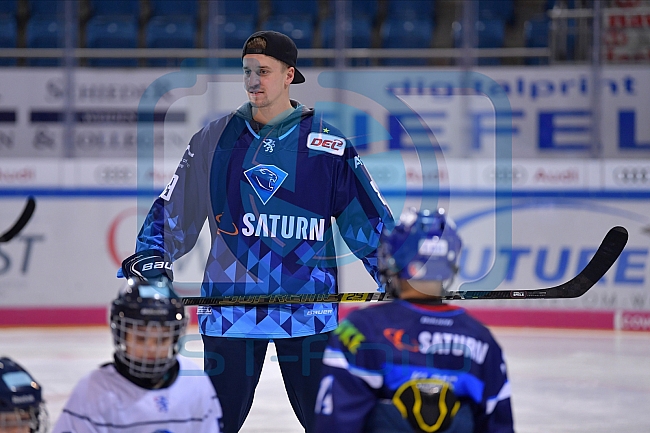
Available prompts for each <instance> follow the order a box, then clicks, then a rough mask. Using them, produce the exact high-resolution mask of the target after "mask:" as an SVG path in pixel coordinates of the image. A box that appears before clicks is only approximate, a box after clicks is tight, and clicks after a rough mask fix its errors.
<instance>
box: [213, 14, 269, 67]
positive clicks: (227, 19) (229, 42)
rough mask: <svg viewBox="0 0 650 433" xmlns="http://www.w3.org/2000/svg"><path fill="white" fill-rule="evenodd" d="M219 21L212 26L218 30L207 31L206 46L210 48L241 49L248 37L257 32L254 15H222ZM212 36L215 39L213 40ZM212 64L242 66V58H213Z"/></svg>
mask: <svg viewBox="0 0 650 433" xmlns="http://www.w3.org/2000/svg"><path fill="white" fill-rule="evenodd" d="M217 19H218V23H217V24H216V25H212V26H211V27H210V29H211V30H213V31H216V32H215V33H214V34H213V33H212V32H210V31H206V32H205V46H206V47H208V48H238V49H241V48H242V47H243V46H244V43H245V42H246V40H247V39H248V37H249V36H250V35H251V34H253V33H255V29H256V26H255V19H254V18H253V16H252V15H227V16H226V15H221V16H219V17H217ZM210 37H214V38H215V40H214V41H211V40H210ZM211 64H212V65H215V66H218V67H223V68H240V69H241V66H242V62H241V59H240V58H224V59H217V60H215V59H212V60H211Z"/></svg>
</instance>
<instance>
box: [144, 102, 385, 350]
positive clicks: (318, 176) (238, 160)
mask: <svg viewBox="0 0 650 433" xmlns="http://www.w3.org/2000/svg"><path fill="white" fill-rule="evenodd" d="M292 103H293V104H294V107H295V109H294V111H293V112H292V113H291V114H290V115H289V116H288V117H286V118H285V119H284V120H283V121H281V122H280V123H277V124H274V125H265V126H261V127H259V128H257V127H255V125H256V124H255V122H254V121H253V119H252V115H251V108H250V104H248V103H247V104H244V105H243V106H242V107H240V109H238V110H237V111H236V112H234V113H232V114H230V115H228V116H226V117H223V118H221V119H219V120H217V121H214V122H212V123H210V124H209V125H207V126H206V127H205V128H203V129H202V130H201V131H199V132H198V133H197V134H195V136H194V137H193V138H192V140H191V142H190V144H189V146H188V148H187V150H186V152H185V155H184V156H183V159H182V161H181V163H180V164H179V166H178V168H177V170H176V173H175V175H174V177H173V179H172V180H171V182H170V183H169V185H168V186H167V188H165V190H164V191H163V193H162V194H161V196H160V197H159V198H158V199H157V200H156V201H155V202H154V204H153V206H152V208H151V211H150V212H149V215H148V216H147V218H146V220H145V223H144V225H143V228H142V230H141V232H140V234H139V236H138V242H137V246H136V250H137V251H141V250H146V249H152V248H153V249H157V250H159V251H162V252H164V253H165V254H166V255H168V256H169V257H170V258H171V259H172V260H176V259H178V258H179V257H181V256H183V255H184V254H186V253H187V252H188V251H189V250H190V249H191V248H192V247H193V246H194V244H195V243H196V240H197V237H198V235H199V231H200V230H201V228H202V227H203V224H204V222H205V220H206V218H207V219H208V222H209V226H210V231H211V237H212V244H211V251H210V254H209V256H208V257H207V261H206V267H205V274H204V279H203V282H202V287H201V289H202V295H203V296H228V295H270V294H273V295H276V294H327V293H336V292H337V290H338V285H337V268H336V250H335V247H334V240H333V221H336V224H337V226H338V228H339V231H340V233H341V235H342V237H343V240H344V241H345V242H346V244H347V246H348V247H349V248H350V250H351V251H352V252H353V253H354V254H355V255H356V256H357V257H358V258H360V259H361V260H363V262H364V265H365V266H366V269H367V270H368V271H369V272H370V273H371V275H373V277H374V278H375V280H376V281H379V278H378V274H377V266H376V265H377V263H376V253H375V250H376V247H377V244H378V241H379V235H380V233H381V231H382V229H383V227H384V225H385V224H392V216H391V214H390V210H389V209H388V206H387V205H386V203H385V201H384V200H383V198H382V197H381V195H380V194H379V191H378V189H377V187H376V185H375V184H374V182H373V181H372V179H371V177H370V175H369V173H368V171H367V170H366V168H365V166H364V165H363V162H362V161H361V159H360V158H359V155H358V154H357V152H356V151H355V149H354V147H353V146H352V145H351V144H350V142H349V141H348V140H347V139H345V138H344V137H343V135H342V134H341V133H340V132H339V131H338V130H336V129H334V128H333V127H332V126H330V125H328V124H326V123H325V122H323V121H322V119H321V118H319V117H318V115H317V114H316V113H314V111H313V110H310V109H307V108H306V107H304V106H302V105H299V104H298V103H296V102H295V101H293V102H292ZM198 314H199V326H200V332H201V333H203V334H206V335H211V336H228V337H251V338H255V337H259V338H287V337H298V336H305V335H311V334H315V333H321V332H327V331H330V330H332V329H334V328H335V327H336V325H337V306H336V305H333V304H311V305H307V304H305V305H284V306H270V307H201V308H199V310H198Z"/></svg>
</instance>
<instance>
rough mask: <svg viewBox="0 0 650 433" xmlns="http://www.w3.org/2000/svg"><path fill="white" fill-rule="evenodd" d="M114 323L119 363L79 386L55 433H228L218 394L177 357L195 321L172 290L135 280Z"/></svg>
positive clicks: (114, 309) (115, 309) (114, 307)
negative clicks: (223, 425)
mask: <svg viewBox="0 0 650 433" xmlns="http://www.w3.org/2000/svg"><path fill="white" fill-rule="evenodd" d="M109 320H110V327H111V332H112V334H113V345H114V348H115V352H114V360H113V362H111V363H108V364H105V365H103V366H101V367H100V368H98V369H96V370H94V371H92V372H90V373H89V374H88V375H86V376H85V377H84V378H82V379H81V380H80V381H79V383H78V384H77V385H76V386H75V388H74V390H73V391H72V394H71V395H70V398H69V399H68V401H67V402H66V404H65V407H64V408H63V412H62V413H61V416H60V417H59V419H58V421H57V423H56V425H55V426H54V430H53V433H111V432H121V433H142V432H163V431H164V432H175V433H180V432H185V433H199V432H200V433H220V432H221V427H220V426H221V415H222V414H221V406H220V404H219V399H218V398H217V395H216V394H215V391H214V387H213V386H212V384H211V382H210V380H209V379H208V377H207V376H206V375H204V374H203V372H202V371H201V370H198V371H197V369H196V365H195V364H194V363H193V362H191V361H188V360H186V359H185V358H182V357H178V356H177V355H176V354H177V352H178V349H179V339H180V338H181V336H182V335H183V334H184V333H185V329H186V327H187V316H186V315H185V308H184V307H183V304H182V303H181V301H180V299H179V298H178V296H177V295H176V294H175V293H174V291H173V289H172V288H171V285H170V284H169V283H168V282H167V281H164V280H160V281H157V282H156V283H155V284H149V283H148V282H142V281H138V280H134V279H129V280H128V283H127V285H126V286H125V287H124V288H123V289H122V290H121V291H120V293H119V294H118V296H117V298H115V300H113V302H112V303H111V310H110V317H109ZM197 373H198V374H197Z"/></svg>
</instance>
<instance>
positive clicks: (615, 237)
mask: <svg viewBox="0 0 650 433" xmlns="http://www.w3.org/2000/svg"><path fill="white" fill-rule="evenodd" d="M627 237H628V235H627V230H626V229H625V228H624V227H620V226H617V227H613V228H612V229H611V230H610V231H609V232H608V233H607V235H606V236H605V238H604V239H603V242H602V243H601V244H600V247H598V250H597V251H596V254H594V256H593V257H592V259H591V260H590V261H589V263H588V264H587V266H585V268H584V269H583V270H582V272H580V273H579V274H578V275H577V276H575V277H574V278H573V279H571V280H570V281H567V282H566V283H564V284H560V285H559V286H555V287H549V288H546V289H532V290H517V291H511V290H487V291H458V292H452V293H449V294H447V295H443V296H441V299H442V300H447V301H455V300H463V299H562V298H578V297H580V296H582V295H584V294H585V293H586V292H587V290H589V289H591V288H592V287H593V286H594V284H596V283H597V282H598V280H600V279H601V277H602V276H603V275H605V273H606V272H607V271H608V270H609V268H611V267H612V265H613V264H614V262H615V261H616V259H617V258H618V256H619V255H620V254H621V252H622V251H623V248H624V247H625V244H626V243H627ZM392 299H393V298H391V297H390V296H389V295H388V294H386V293H378V292H373V293H338V294H331V295H259V296H258V295H247V296H219V297H209V298H202V297H185V298H182V300H183V303H184V304H185V305H211V306H235V305H270V304H312V303H319V302H324V303H325V302H371V301H390V300H392Z"/></svg>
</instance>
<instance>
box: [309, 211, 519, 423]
mask: <svg viewBox="0 0 650 433" xmlns="http://www.w3.org/2000/svg"><path fill="white" fill-rule="evenodd" d="M380 242H381V244H380V247H379V269H380V272H381V273H382V276H383V278H385V279H386V280H387V281H388V287H387V290H388V291H390V292H392V294H393V295H394V296H395V297H398V298H400V299H399V300H396V301H393V302H390V303H385V304H382V305H377V306H370V307H368V308H365V309H362V310H357V311H354V312H352V313H351V314H350V315H349V316H348V317H347V318H346V319H345V320H344V321H343V322H342V323H341V324H340V325H339V327H338V328H337V329H336V330H335V331H334V332H333V334H332V336H331V338H330V342H329V345H328V347H327V349H326V352H325V355H324V358H323V362H324V367H323V372H322V376H323V378H322V381H321V387H320V390H319V393H318V400H317V403H316V413H317V423H316V425H317V429H316V431H317V432H319V433H320V432H322V433H325V432H339V431H341V432H342V431H344V432H346V433H357V432H372V433H378V432H389V431H390V432H394V433H395V432H397V433H399V432H447V433H450V432H453V433H469V432H482V433H512V432H513V421H512V412H511V406H510V384H509V382H508V377H507V374H506V364H505V361H504V358H503V354H502V352H501V348H500V347H499V345H498V344H497V342H496V341H495V340H494V338H493V336H492V335H491V333H490V331H489V330H488V329H487V328H486V327H485V326H483V325H482V324H481V323H479V322H478V321H477V320H476V319H474V318H472V317H471V316H470V315H469V314H467V312H466V311H465V310H464V309H462V308H459V307H456V306H453V305H448V304H444V303H442V302H441V301H440V298H439V296H440V295H441V293H442V292H443V291H444V290H445V287H447V285H446V284H448V283H449V281H450V280H451V279H452V278H453V276H454V275H455V273H456V271H457V267H456V261H457V259H458V255H459V253H460V250H461V240H460V238H459V237H458V235H457V233H456V230H455V226H454V224H453V222H452V221H451V220H449V219H447V218H446V217H445V215H444V212H443V211H441V210H440V211H437V212H429V211H421V212H417V213H416V212H413V213H409V214H406V215H405V216H404V217H403V218H402V220H401V221H400V223H398V224H397V226H396V227H395V228H394V230H392V231H388V230H387V231H385V232H384V233H383V234H382V237H381V241H380ZM436 296H438V297H436Z"/></svg>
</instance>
